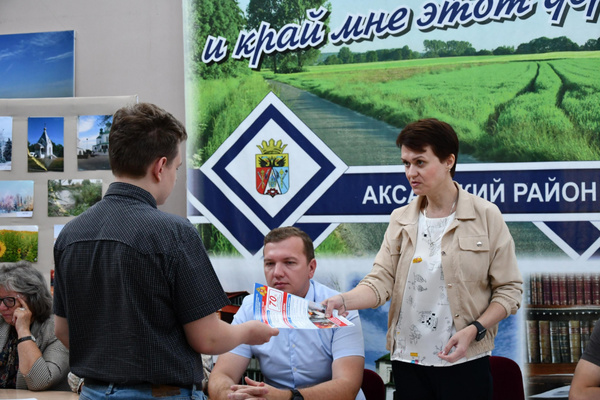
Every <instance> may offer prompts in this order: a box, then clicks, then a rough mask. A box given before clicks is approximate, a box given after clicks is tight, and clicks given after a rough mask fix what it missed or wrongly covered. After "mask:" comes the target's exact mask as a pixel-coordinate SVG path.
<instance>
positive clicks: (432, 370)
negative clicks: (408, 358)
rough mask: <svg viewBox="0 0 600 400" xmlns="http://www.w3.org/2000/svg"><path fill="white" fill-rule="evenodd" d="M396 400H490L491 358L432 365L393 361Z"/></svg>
mask: <svg viewBox="0 0 600 400" xmlns="http://www.w3.org/2000/svg"><path fill="white" fill-rule="evenodd" d="M392 372H393V374H394V382H395V384H396V392H395V393H394V400H413V399H414V400H455V399H460V400H491V399H492V373H491V370H490V358H489V357H487V356H486V357H482V358H478V359H475V360H472V361H467V362H465V363H462V364H457V365H453V366H451V367H430V366H423V365H418V364H411V363H406V362H402V361H392Z"/></svg>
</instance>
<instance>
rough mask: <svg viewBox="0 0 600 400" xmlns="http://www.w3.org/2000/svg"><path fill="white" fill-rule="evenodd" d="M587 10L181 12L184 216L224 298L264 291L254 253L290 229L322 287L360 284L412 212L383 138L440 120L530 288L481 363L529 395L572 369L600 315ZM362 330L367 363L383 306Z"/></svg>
mask: <svg viewBox="0 0 600 400" xmlns="http://www.w3.org/2000/svg"><path fill="white" fill-rule="evenodd" d="M598 4H599V2H597V1H595V0H578V1H573V0H545V1H541V0H540V1H528V0H477V1H449V0H448V1H440V2H429V1H414V0H408V1H404V2H399V1H383V0H373V1H370V2H364V1H355V0H331V1H321V0H289V1H273V0H250V1H248V0H245V1H239V2H237V1H234V0H228V1H216V0H193V1H192V0H186V1H185V2H184V9H185V13H186V15H187V16H188V18H187V21H186V22H187V27H186V41H187V61H186V69H187V86H186V87H187V115H188V121H187V123H188V127H189V131H190V140H189V141H188V146H189V147H188V166H189V167H190V170H189V171H188V204H189V208H188V210H189V212H188V214H189V218H190V220H192V222H194V223H197V224H198V228H199V229H200V231H201V232H202V235H203V239H204V242H205V244H206V246H207V248H208V250H209V251H210V252H211V254H212V257H211V258H212V260H213V262H214V265H215V269H216V270H217V273H218V274H219V277H220V278H221V281H222V283H223V285H224V287H225V289H226V290H228V291H237V290H248V291H251V288H252V285H253V283H254V282H255V281H256V282H264V277H263V274H262V268H261V264H262V263H261V259H260V257H261V254H262V240H263V237H264V235H265V234H266V233H267V232H268V231H269V230H271V229H273V228H275V227H278V226H283V225H296V226H298V227H300V228H302V229H304V230H305V231H306V232H308V233H309V234H310V235H311V237H312V238H313V240H314V241H315V244H316V245H318V246H319V247H318V248H317V262H318V267H317V275H316V279H318V280H320V281H321V282H323V283H325V284H328V285H330V286H332V287H335V288H337V289H339V290H342V291H344V290H348V289H350V288H352V287H354V286H355V285H356V284H357V283H358V281H359V280H360V279H361V278H362V277H363V276H364V275H365V274H366V273H368V272H369V270H370V268H371V264H372V260H373V257H374V255H375V253H376V252H377V250H378V249H379V246H380V244H381V240H382V237H383V232H384V231H385V228H386V226H387V222H388V221H389V214H390V213H391V212H392V210H393V209H394V208H397V207H401V206H403V205H405V204H407V203H408V202H410V201H411V200H412V199H413V198H414V194H413V193H412V191H411V189H410V185H408V182H407V181H406V179H405V177H404V168H403V166H402V165H401V162H400V151H399V149H398V148H396V146H395V139H396V136H397V134H398V133H399V131H400V130H401V129H402V127H403V126H405V125H406V124H407V123H409V122H412V121H414V120H417V119H419V118H428V117H435V118H438V119H441V120H444V121H446V122H448V123H450V124H451V125H452V126H453V127H454V128H455V130H456V131H457V133H458V135H459V139H460V146H461V147H460V154H459V157H458V167H457V173H456V176H455V180H456V181H457V182H458V183H459V184H461V185H462V186H463V188H465V189H466V190H468V191H470V192H471V193H474V194H477V195H479V196H481V197H483V198H486V199H487V200H490V201H492V202H494V203H495V204H497V205H498V207H499V208H500V210H501V211H502V213H503V215H504V217H505V220H506V221H507V223H508V225H509V228H510V230H511V233H512V235H513V237H514V240H515V244H516V248H517V257H518V260H519V266H520V268H521V271H522V273H523V276H524V278H525V281H526V282H525V285H524V289H525V293H524V297H523V304H522V308H521V310H520V311H519V312H518V313H517V314H516V315H515V316H511V317H509V318H508V319H506V320H505V321H502V322H501V324H500V333H499V335H498V338H497V340H496V349H495V350H494V353H493V354H495V355H503V356H506V357H509V358H512V359H513V360H515V361H516V362H517V363H519V365H520V366H521V369H522V371H523V372H524V374H525V375H526V376H527V377H528V379H527V381H528V382H530V386H529V387H528V391H529V393H530V394H534V393H537V392H540V391H543V390H546V389H547V388H548V387H549V383H548V382H547V380H546V379H545V377H546V376H547V375H548V374H556V373H566V374H569V373H572V372H573V370H574V367H575V364H576V362H577V360H578V358H579V354H580V352H581V349H582V348H583V347H584V346H585V343H586V340H587V339H588V338H589V333H590V331H589V324H590V323H591V322H592V321H595V320H596V319H598V318H600V315H599V314H598V312H599V311H600V277H598V275H597V272H598V271H599V270H598V267H600V250H599V249H600V201H599V200H600V199H599V194H600V193H599V192H600V161H598V160H600V136H599V135H600V120H599V119H598V115H600V90H599V89H600V28H599V26H598V13H599V6H598ZM361 317H362V319H363V329H364V334H365V345H366V351H367V357H366V366H367V367H368V368H372V369H375V368H376V364H377V366H379V364H380V363H381V362H385V358H386V355H388V352H387V351H386V350H385V331H386V329H387V327H386V325H387V306H384V307H381V308H379V309H376V310H364V311H361ZM547 328H548V329H547ZM559 332H560V335H559ZM559 339H560V340H562V342H561V343H562V345H560V343H559ZM553 346H554V347H553ZM561 351H562V353H561ZM561 357H562V358H561ZM378 360H379V361H378ZM380 370H381V368H380ZM380 373H381V372H380ZM388 378H389V377H388ZM385 379H386V378H385V377H384V380H385Z"/></svg>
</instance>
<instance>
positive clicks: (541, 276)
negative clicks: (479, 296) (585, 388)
mask: <svg viewBox="0 0 600 400" xmlns="http://www.w3.org/2000/svg"><path fill="white" fill-rule="evenodd" d="M526 289H527V297H526V299H527V307H526V343H527V358H528V359H527V367H528V370H529V376H538V375H556V374H572V373H573V372H574V371H575V366H576V365H577V362H578V361H579V358H580V357H581V353H582V352H583V350H584V349H585V346H586V345H587V343H588V342H589V338H590V334H591V332H592V329H593V328H594V324H595V323H596V321H597V320H598V319H600V273H598V274H597V273H586V274H567V273H557V274H550V273H536V274H531V275H530V277H529V282H528V283H527V285H526Z"/></svg>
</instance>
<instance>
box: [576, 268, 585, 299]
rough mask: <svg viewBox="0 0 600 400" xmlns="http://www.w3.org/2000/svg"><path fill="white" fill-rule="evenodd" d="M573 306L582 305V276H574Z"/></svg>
mask: <svg viewBox="0 0 600 400" xmlns="http://www.w3.org/2000/svg"><path fill="white" fill-rule="evenodd" d="M575 298H576V299H577V300H576V302H575V304H583V274H577V275H575Z"/></svg>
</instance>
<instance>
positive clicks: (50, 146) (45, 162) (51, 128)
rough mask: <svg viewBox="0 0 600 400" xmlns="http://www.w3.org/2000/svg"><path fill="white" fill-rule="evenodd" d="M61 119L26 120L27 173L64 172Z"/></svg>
mask: <svg viewBox="0 0 600 400" xmlns="http://www.w3.org/2000/svg"><path fill="white" fill-rule="evenodd" d="M64 127H65V121H64V118H63V117H29V118H28V119H27V148H28V151H27V171H28V172H49V171H54V172H63V171H64V167H65V166H64V162H65V159H64V137H65V133H64Z"/></svg>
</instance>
